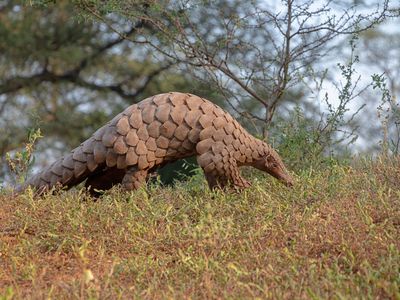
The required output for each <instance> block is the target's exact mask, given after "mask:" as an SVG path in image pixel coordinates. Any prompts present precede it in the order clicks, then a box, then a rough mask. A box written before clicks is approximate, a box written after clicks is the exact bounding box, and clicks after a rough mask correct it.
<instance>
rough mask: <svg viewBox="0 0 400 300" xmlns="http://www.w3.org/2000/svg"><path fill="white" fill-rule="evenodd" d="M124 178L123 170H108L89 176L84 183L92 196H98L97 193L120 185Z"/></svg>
mask: <svg viewBox="0 0 400 300" xmlns="http://www.w3.org/2000/svg"><path fill="white" fill-rule="evenodd" d="M124 176H125V170H122V169H117V168H110V169H106V170H104V171H100V172H97V173H95V174H93V175H90V176H89V177H88V179H87V180H86V182H85V187H86V188H87V189H88V191H89V192H90V194H91V195H92V196H96V197H98V196H100V195H101V193H99V191H106V190H109V189H111V188H112V187H113V185H115V184H118V183H121V182H122V179H123V178H124Z"/></svg>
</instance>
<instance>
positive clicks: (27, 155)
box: [6, 128, 42, 184]
mask: <svg viewBox="0 0 400 300" xmlns="http://www.w3.org/2000/svg"><path fill="white" fill-rule="evenodd" d="M40 138H42V135H41V132H40V128H38V129H34V130H30V132H29V135H28V142H27V143H26V144H25V148H24V149H22V150H21V151H16V152H15V153H14V155H13V157H12V156H11V154H10V153H7V154H6V161H7V163H8V166H9V168H10V170H11V171H12V172H13V173H14V174H15V176H16V178H17V180H16V182H17V183H20V184H21V183H23V182H24V181H25V180H26V177H27V175H28V171H29V169H30V168H31V167H32V165H33V164H34V162H35V157H34V156H33V152H34V150H35V144H36V143H37V141H38V140H39V139H40Z"/></svg>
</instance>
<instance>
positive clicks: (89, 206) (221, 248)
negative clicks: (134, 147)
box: [0, 160, 400, 299]
mask: <svg viewBox="0 0 400 300" xmlns="http://www.w3.org/2000/svg"><path fill="white" fill-rule="evenodd" d="M252 177H253V178H252V182H253V186H252V188H250V189H249V190H246V191H245V192H243V193H241V194H224V193H221V192H210V191H208V190H207V189H206V187H205V182H204V181H203V179H202V178H201V177H195V178H194V179H193V180H191V181H189V182H188V183H185V184H181V185H178V186H176V187H174V188H161V187H157V186H151V187H149V188H148V190H147V191H146V190H144V189H143V190H139V191H135V192H131V193H123V192H121V191H120V190H118V189H117V188H116V189H113V190H112V191H110V192H108V193H106V194H105V195H104V196H103V197H102V198H101V199H100V200H98V201H93V200H92V199H90V198H89V197H88V196H87V195H86V194H85V193H84V192H83V191H79V190H74V191H69V192H63V193H60V194H58V195H47V196H45V197H42V198H39V199H34V198H33V197H32V195H31V193H29V191H28V192H26V193H25V194H24V195H20V196H18V197H15V198H11V197H10V196H7V195H1V196H0V201H1V205H0V299H25V298H34V299H37V298H40V299H41V298H54V299H80V298H84V299H87V298H90V299H97V298H101V299H116V298H124V299H126V298H144V299H147V298H151V299H165V298H176V299H216V298H228V299H245V298H256V297H260V298H269V299H321V298H323V299H328V298H329V299H331V298H332V299H400V292H399V291H400V162H399V161H398V160H397V161H395V160H393V161H386V160H381V161H379V160H378V161H376V162H374V163H371V162H368V161H364V162H359V163H358V164H357V166H356V167H349V166H340V165H334V166H332V167H331V168H330V169H329V170H323V171H315V170H312V169H311V170H307V171H304V172H300V174H299V175H297V184H296V186H295V188H294V189H292V190H289V189H287V188H285V187H284V186H282V185H280V184H278V183H277V182H276V181H275V180H274V179H272V178H270V177H267V176H265V177H264V176H259V175H253V176H252Z"/></svg>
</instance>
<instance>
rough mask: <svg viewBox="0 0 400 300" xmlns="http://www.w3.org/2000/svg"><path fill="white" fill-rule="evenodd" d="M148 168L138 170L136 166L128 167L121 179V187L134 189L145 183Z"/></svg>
mask: <svg viewBox="0 0 400 300" xmlns="http://www.w3.org/2000/svg"><path fill="white" fill-rule="evenodd" d="M147 175H148V170H138V169H137V167H131V168H129V169H128V170H127V171H126V173H125V176H124V178H123V179H122V187H123V188H124V189H125V190H127V191H131V190H136V189H138V188H140V187H141V186H142V185H144V184H145V183H146V179H147Z"/></svg>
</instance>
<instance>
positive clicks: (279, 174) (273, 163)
mask: <svg viewBox="0 0 400 300" xmlns="http://www.w3.org/2000/svg"><path fill="white" fill-rule="evenodd" d="M268 150H269V151H268V153H267V154H266V155H265V156H264V157H262V158H261V159H258V160H256V161H255V162H254V167H256V168H257V169H259V170H262V171H265V172H267V173H268V174H270V175H272V176H274V177H275V178H277V179H278V180H279V181H281V182H282V183H284V184H285V185H286V186H289V187H290V186H293V183H294V181H293V178H292V176H290V174H289V173H288V171H287V170H286V167H285V165H284V164H283V162H282V159H281V158H280V156H279V154H278V153H277V152H276V151H275V150H274V149H272V148H269V149H268Z"/></svg>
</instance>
